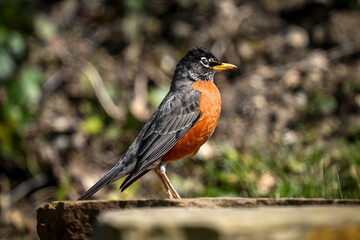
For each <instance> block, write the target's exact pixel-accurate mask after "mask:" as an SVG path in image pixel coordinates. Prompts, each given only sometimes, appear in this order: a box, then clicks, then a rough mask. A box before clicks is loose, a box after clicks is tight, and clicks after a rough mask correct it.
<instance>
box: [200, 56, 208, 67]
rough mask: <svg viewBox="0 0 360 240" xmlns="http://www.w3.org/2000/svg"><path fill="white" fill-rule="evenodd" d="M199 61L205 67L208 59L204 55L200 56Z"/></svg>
mask: <svg viewBox="0 0 360 240" xmlns="http://www.w3.org/2000/svg"><path fill="white" fill-rule="evenodd" d="M201 63H202V64H203V65H204V66H205V67H209V60H208V59H207V58H206V57H202V58H201Z"/></svg>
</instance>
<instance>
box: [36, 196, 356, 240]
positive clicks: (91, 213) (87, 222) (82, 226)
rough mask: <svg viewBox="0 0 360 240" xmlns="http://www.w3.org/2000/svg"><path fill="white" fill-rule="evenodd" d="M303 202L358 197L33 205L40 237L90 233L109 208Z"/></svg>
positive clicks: (343, 202) (323, 203) (81, 236)
mask: <svg viewBox="0 0 360 240" xmlns="http://www.w3.org/2000/svg"><path fill="white" fill-rule="evenodd" d="M306 205H317V206H319V205H321V206H327V205H335V206H336V205H354V206H360V200H333V199H284V198H282V199H267V198H197V199H180V200H170V199H148V200H130V201H78V202H70V201H64V202H53V203H49V204H45V205H42V206H40V207H39V208H38V209H37V220H38V223H37V231H38V234H39V237H40V239H86V238H88V237H90V236H92V234H93V224H94V222H95V220H96V218H97V216H98V215H99V214H100V213H101V212H104V211H106V210H111V209H114V210H115V209H139V208H157V207H163V208H164V207H166V208H169V207H177V208H244V207H256V206H306ZM246 209H247V208H245V210H246ZM356 209H359V208H356ZM245 210H244V211H245ZM359 215H360V213H359Z"/></svg>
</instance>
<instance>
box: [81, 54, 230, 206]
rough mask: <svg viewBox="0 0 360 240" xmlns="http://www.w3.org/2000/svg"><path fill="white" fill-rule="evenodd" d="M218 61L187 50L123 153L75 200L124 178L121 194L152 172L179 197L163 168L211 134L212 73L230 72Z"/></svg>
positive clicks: (216, 99) (215, 97) (216, 101)
mask: <svg viewBox="0 0 360 240" xmlns="http://www.w3.org/2000/svg"><path fill="white" fill-rule="evenodd" d="M234 68H236V66H235V65H232V64H229V63H221V62H219V61H218V59H217V58H216V57H215V56H214V55H213V54H212V53H211V52H210V51H209V50H208V49H206V48H204V47H196V48H193V49H191V50H190V51H188V52H187V53H186V54H185V56H184V57H183V58H182V59H181V60H180V61H179V62H178V64H177V65H176V69H175V73H174V76H173V79H172V82H171V86H170V91H169V92H168V94H167V95H166V97H165V98H164V100H163V101H162V102H161V104H160V106H159V107H158V108H157V110H156V111H155V112H154V114H153V115H152V116H151V117H150V119H149V121H147V123H146V124H145V126H144V127H143V129H142V130H141V131H140V133H139V135H138V136H137V137H136V138H135V140H134V142H133V143H132V144H131V145H130V147H129V149H128V150H127V151H126V153H125V154H124V155H123V156H122V157H121V158H120V160H119V161H118V162H117V163H116V164H115V166H113V167H112V168H111V169H110V170H109V171H108V172H107V173H106V174H105V175H104V176H103V177H102V178H101V179H100V180H99V181H98V182H97V183H96V184H95V185H94V186H92V187H91V188H90V189H89V190H88V191H87V192H85V193H84V194H83V195H82V196H81V197H80V198H79V199H78V200H84V199H87V198H89V197H90V196H92V195H93V194H94V193H96V192H97V191H98V190H100V189H101V188H102V187H104V186H105V185H107V184H110V183H112V182H114V181H116V180H118V179H120V178H122V177H124V176H125V175H128V176H127V178H126V179H125V181H124V182H123V183H122V185H121V186H120V190H121V191H124V190H125V189H126V188H127V187H129V186H130V185H131V184H132V183H133V182H135V181H136V180H137V179H139V178H140V177H142V176H143V175H144V174H146V173H147V172H149V171H150V170H151V169H154V171H155V173H156V174H157V175H158V176H159V178H160V180H161V182H162V183H163V185H164V187H165V189H166V193H167V195H168V197H169V198H180V196H179V194H178V193H177V191H176V190H175V188H174V186H173V185H172V184H171V182H170V180H169V178H168V177H167V176H166V164H167V163H168V162H173V161H176V160H179V159H181V158H184V157H185V156H193V155H195V154H196V153H197V151H198V150H199V148H200V147H201V145H203V144H204V143H205V142H206V141H207V140H208V139H209V138H210V136H211V135H212V133H213V132H214V130H215V127H216V124H217V122H218V118H219V115H220V108H221V98H220V93H219V90H218V88H217V87H216V86H215V84H214V75H215V73H216V72H220V71H223V70H228V69H234Z"/></svg>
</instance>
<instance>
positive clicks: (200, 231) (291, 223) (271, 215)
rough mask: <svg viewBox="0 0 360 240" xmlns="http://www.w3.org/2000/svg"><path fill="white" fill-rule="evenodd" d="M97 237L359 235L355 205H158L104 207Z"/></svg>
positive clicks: (177, 239)
mask: <svg viewBox="0 0 360 240" xmlns="http://www.w3.org/2000/svg"><path fill="white" fill-rule="evenodd" d="M94 239H95V240H103V239H109V240H112V239H137V240H147V239H157V240H162V239H163V240H166V239H171V240H187V239H194V240H195V239H207V240H209V239H213V240H218V239H219V240H228V239H229V240H230V239H238V240H242V239H244V240H245V239H254V240H257V239H259V240H260V239H261V240H266V239H272V240H277V239H278V240H282V239H286V240H295V239H309V240H319V239H320V240H321V239H360V208H359V207H335V206H333V207H315V206H306V207H279V206H277V207H259V208H222V209H209V208H188V209H179V208H161V209H142V210H139V209H127V210H116V211H107V212H105V213H102V214H101V215H100V217H99V224H98V227H97V229H96V231H95V236H94Z"/></svg>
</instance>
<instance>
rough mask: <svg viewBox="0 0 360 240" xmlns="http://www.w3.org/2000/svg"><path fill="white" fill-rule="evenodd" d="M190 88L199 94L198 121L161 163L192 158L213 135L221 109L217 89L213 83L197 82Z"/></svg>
mask: <svg viewBox="0 0 360 240" xmlns="http://www.w3.org/2000/svg"><path fill="white" fill-rule="evenodd" d="M190 87H192V88H195V89H196V90H198V91H200V92H201V96H200V102H199V108H198V110H199V112H200V119H199V121H198V122H197V123H195V125H194V126H193V127H192V128H191V129H190V130H189V132H188V133H187V134H185V136H184V137H183V138H182V139H180V141H179V142H178V143H177V144H176V145H175V146H174V147H173V148H172V149H170V151H169V152H167V153H166V154H165V155H164V156H163V158H162V161H164V162H172V161H176V160H179V159H181V158H183V157H185V156H188V155H190V156H193V155H195V154H196V153H197V151H198V150H199V148H200V147H201V146H202V145H203V144H204V143H205V142H206V141H207V140H208V139H209V138H210V136H211V135H212V134H213V132H214V130H215V128H216V125H217V122H218V119H219V116H220V109H221V97H220V93H219V89H218V88H217V87H216V86H215V84H214V83H213V82H210V81H197V82H195V83H194V84H192V85H190Z"/></svg>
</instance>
